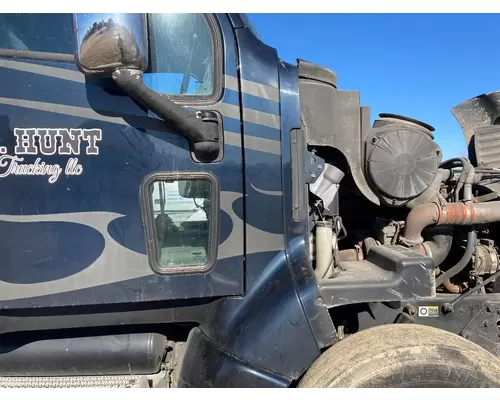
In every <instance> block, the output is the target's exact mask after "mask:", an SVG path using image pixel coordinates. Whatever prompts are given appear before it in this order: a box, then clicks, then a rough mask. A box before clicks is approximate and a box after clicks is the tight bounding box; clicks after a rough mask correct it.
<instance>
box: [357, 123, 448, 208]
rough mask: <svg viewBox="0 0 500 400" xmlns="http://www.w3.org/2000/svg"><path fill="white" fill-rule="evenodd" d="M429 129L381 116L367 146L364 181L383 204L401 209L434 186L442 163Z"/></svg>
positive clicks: (374, 126) (421, 125) (430, 128)
mask: <svg viewBox="0 0 500 400" xmlns="http://www.w3.org/2000/svg"><path fill="white" fill-rule="evenodd" d="M433 130H434V128H432V127H431V126H429V125H427V124H425V123H422V122H418V121H415V120H412V119H409V118H406V117H400V116H397V115H393V114H380V119H379V120H377V121H375V123H374V124H373V129H372V131H371V133H370V135H369V137H368V140H367V142H366V175H367V180H368V182H369V183H370V184H371V186H372V187H373V189H374V191H375V192H376V193H377V194H378V195H379V197H380V199H381V201H382V202H384V203H385V204H387V205H391V206H397V207H400V206H404V205H406V204H407V203H408V202H409V201H410V200H412V199H414V198H416V197H418V196H419V195H421V194H422V193H423V192H425V191H426V190H427V189H428V188H429V187H430V186H431V184H432V183H433V181H434V179H435V177H436V174H437V172H438V169H439V164H440V162H441V159H442V155H441V150H440V148H439V146H438V144H437V143H435V142H434V141H433V135H432V131H433Z"/></svg>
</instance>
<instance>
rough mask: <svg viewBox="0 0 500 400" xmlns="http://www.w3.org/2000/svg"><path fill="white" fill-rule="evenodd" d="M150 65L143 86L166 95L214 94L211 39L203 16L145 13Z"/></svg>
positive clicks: (212, 41) (212, 46)
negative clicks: (147, 27)
mask: <svg viewBox="0 0 500 400" xmlns="http://www.w3.org/2000/svg"><path fill="white" fill-rule="evenodd" d="M148 26H149V39H150V54H151V56H150V62H149V71H148V72H149V73H147V74H145V75H144V83H145V84H146V85H148V86H149V87H150V88H151V89H153V90H155V91H158V92H160V93H164V94H170V95H192V96H193V95H194V96H196V95H197V96H209V95H211V94H212V93H213V92H214V75H215V68H214V52H215V51H214V40H213V37H212V32H211V30H210V27H209V25H208V22H207V20H206V18H205V15H204V14H180V13H174V14H165V13H162V14H148Z"/></svg>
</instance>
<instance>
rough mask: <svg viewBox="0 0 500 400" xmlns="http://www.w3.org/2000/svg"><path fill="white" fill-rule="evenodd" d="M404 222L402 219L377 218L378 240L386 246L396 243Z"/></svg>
mask: <svg viewBox="0 0 500 400" xmlns="http://www.w3.org/2000/svg"><path fill="white" fill-rule="evenodd" d="M403 224H404V223H403V222H400V221H393V220H387V219H385V218H377V220H376V223H375V230H376V231H377V240H378V241H379V242H380V243H381V244H383V245H386V246H389V245H394V244H396V242H397V239H398V236H399V233H400V232H401V227H402V225H403Z"/></svg>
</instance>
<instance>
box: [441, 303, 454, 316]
mask: <svg viewBox="0 0 500 400" xmlns="http://www.w3.org/2000/svg"><path fill="white" fill-rule="evenodd" d="M442 309H443V313H445V314H448V313H451V312H453V306H452V305H451V304H450V303H444V304H443V307H442Z"/></svg>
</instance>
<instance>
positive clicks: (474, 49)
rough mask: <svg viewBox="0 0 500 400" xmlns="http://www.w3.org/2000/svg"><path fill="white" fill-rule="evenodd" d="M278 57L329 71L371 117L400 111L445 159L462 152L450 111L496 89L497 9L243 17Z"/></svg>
mask: <svg viewBox="0 0 500 400" xmlns="http://www.w3.org/2000/svg"><path fill="white" fill-rule="evenodd" d="M248 17H249V19H250V21H251V22H252V24H253V25H254V26H255V28H256V29H257V30H258V31H259V34H260V36H261V38H262V40H263V41H264V42H266V43H267V44H268V45H270V46H272V47H275V48H276V49H277V50H278V55H279V57H280V58H281V59H282V60H284V61H287V62H289V63H293V64H295V62H296V60H297V59H303V60H307V61H310V62H314V63H317V64H320V65H323V66H325V67H327V68H330V69H332V70H333V71H334V72H335V73H336V74H337V77H338V87H339V89H346V90H359V91H360V93H361V103H362V105H366V106H370V107H371V110H372V111H371V113H372V121H373V120H374V119H375V117H377V116H378V114H380V113H393V114H402V115H406V116H408V117H412V118H415V119H419V120H421V121H424V122H427V123H429V124H430V125H432V126H434V127H435V128H436V131H435V132H434V136H435V140H436V141H437V142H438V143H439V145H440V146H441V148H442V151H443V158H444V159H448V158H452V157H457V156H463V155H466V154H467V150H466V144H465V139H464V136H463V133H462V130H461V128H460V125H459V124H458V122H457V121H456V119H455V117H454V116H453V114H452V113H451V111H450V110H451V109H452V108H453V107H454V106H456V105H458V104H460V103H461V102H463V101H465V100H468V99H470V98H472V97H475V96H477V95H480V94H483V93H489V92H492V91H496V90H500V51H499V50H498V47H497V43H498V39H499V38H500V33H499V30H498V27H499V26H500V14H469V15H468V14H371V15H370V14H248Z"/></svg>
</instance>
